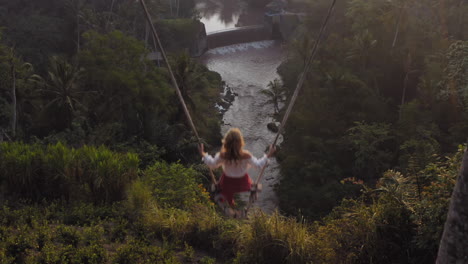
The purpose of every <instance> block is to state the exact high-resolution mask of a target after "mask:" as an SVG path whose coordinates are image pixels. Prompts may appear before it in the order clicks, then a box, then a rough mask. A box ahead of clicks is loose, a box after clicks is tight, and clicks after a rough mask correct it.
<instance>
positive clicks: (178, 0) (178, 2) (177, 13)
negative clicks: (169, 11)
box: [176, 0, 180, 18]
mask: <svg viewBox="0 0 468 264" xmlns="http://www.w3.org/2000/svg"><path fill="white" fill-rule="evenodd" d="M176 1H177V11H176V18H178V17H179V6H180V0H176Z"/></svg>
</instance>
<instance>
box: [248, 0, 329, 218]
mask: <svg viewBox="0 0 468 264" xmlns="http://www.w3.org/2000/svg"><path fill="white" fill-rule="evenodd" d="M335 3H336V0H333V2H332V3H331V5H330V8H329V9H328V13H327V16H326V17H325V19H324V20H323V22H322V26H321V27H320V31H319V33H318V37H317V41H316V42H315V43H314V47H313V49H312V52H311V54H310V56H309V58H308V59H307V63H306V64H305V66H304V70H303V71H302V73H301V75H300V77H299V81H298V82H297V85H296V88H295V89H294V93H293V95H292V96H291V100H290V101H289V104H288V108H287V109H286V112H285V114H284V116H283V119H282V121H281V124H280V127H279V129H278V132H277V133H276V136H275V139H274V141H273V144H272V146H276V142H277V141H278V138H279V136H280V135H281V133H282V131H283V129H284V127H285V126H286V122H287V121H288V118H289V115H290V114H291V110H292V108H293V106H294V104H295V103H296V99H297V96H298V95H299V91H300V90H301V89H302V86H303V84H304V81H305V78H306V75H307V72H308V71H309V70H310V67H311V65H312V61H313V60H314V58H315V54H316V53H317V49H318V47H319V44H320V41H321V40H322V38H323V34H324V31H325V28H326V27H327V24H328V21H329V19H330V16H331V13H332V11H333V8H334V7H335ZM267 166H268V164H265V165H264V166H263V167H262V170H261V171H260V174H259V175H258V177H257V180H256V181H255V186H258V183H259V182H260V180H261V179H262V177H263V174H264V172H265V168H266V167H267ZM256 199H257V196H256V192H255V191H254V192H251V194H250V199H249V203H248V205H247V210H248V209H249V208H250V206H251V205H252V204H253V202H255V200H256Z"/></svg>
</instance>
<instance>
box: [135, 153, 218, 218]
mask: <svg viewBox="0 0 468 264" xmlns="http://www.w3.org/2000/svg"><path fill="white" fill-rule="evenodd" d="M200 181H201V175H200V174H199V173H197V171H195V170H194V169H192V168H185V167H184V166H183V165H181V164H177V163H172V164H167V163H165V162H156V163H155V164H154V165H152V166H150V167H149V168H147V169H146V170H145V171H144V176H143V182H144V183H145V184H146V185H148V186H149V188H150V189H151V192H152V193H153V195H154V197H155V198H156V200H157V201H158V204H160V205H163V206H165V207H174V208H180V209H189V208H191V207H192V206H194V205H196V204H204V205H208V204H210V199H209V195H208V193H207V192H206V190H205V189H204V188H203V186H202V185H201V184H200V183H199V182H200Z"/></svg>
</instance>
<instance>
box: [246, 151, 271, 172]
mask: <svg viewBox="0 0 468 264" xmlns="http://www.w3.org/2000/svg"><path fill="white" fill-rule="evenodd" d="M249 163H250V165H252V167H255V168H257V169H261V168H263V166H265V165H266V164H268V163H269V160H268V157H267V155H266V154H264V155H263V157H261V158H260V159H257V158H256V157H254V156H252V158H250V160H249Z"/></svg>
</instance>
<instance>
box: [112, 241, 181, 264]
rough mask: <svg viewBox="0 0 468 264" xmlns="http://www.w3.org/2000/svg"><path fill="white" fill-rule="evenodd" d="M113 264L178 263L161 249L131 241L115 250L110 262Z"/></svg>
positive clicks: (166, 251)
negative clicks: (115, 252)
mask: <svg viewBox="0 0 468 264" xmlns="http://www.w3.org/2000/svg"><path fill="white" fill-rule="evenodd" d="M112 263H115V264H132V263H147V264H150V263H167V264H171V263H180V262H179V261H178V260H177V258H176V257H175V255H174V254H173V253H172V252H170V251H168V250H165V249H163V248H160V247H157V246H152V245H147V244H144V243H142V242H138V241H131V242H129V243H128V244H126V245H123V246H121V247H120V248H118V249H117V254H116V256H115V257H114V259H113V260H112Z"/></svg>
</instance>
